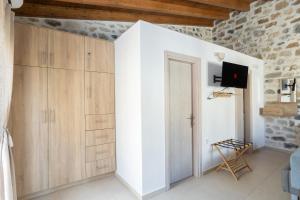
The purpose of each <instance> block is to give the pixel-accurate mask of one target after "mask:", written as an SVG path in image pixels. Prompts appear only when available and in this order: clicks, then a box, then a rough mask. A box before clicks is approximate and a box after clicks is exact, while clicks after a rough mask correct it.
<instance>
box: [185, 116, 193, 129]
mask: <svg viewBox="0 0 300 200" xmlns="http://www.w3.org/2000/svg"><path fill="white" fill-rule="evenodd" d="M185 119H189V120H191V127H193V125H194V116H193V115H191V116H190V117H187V118H185Z"/></svg>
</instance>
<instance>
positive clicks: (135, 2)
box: [56, 0, 229, 20]
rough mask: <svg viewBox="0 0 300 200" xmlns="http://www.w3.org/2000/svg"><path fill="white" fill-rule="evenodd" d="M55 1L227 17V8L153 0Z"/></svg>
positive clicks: (203, 16)
mask: <svg viewBox="0 0 300 200" xmlns="http://www.w3.org/2000/svg"><path fill="white" fill-rule="evenodd" d="M56 2H63V3H76V4H84V5H94V6H103V7H108V8H121V9H130V10H136V11H145V12H155V13H160V14H170V15H181V16H188V17H199V18H208V19H220V20H223V19H228V17H229V10H220V9H218V8H216V7H213V6H206V7H193V6H187V5H181V4H172V3H168V2H163V1H153V0H56Z"/></svg>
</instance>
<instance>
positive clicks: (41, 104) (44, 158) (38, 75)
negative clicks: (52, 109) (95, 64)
mask: <svg viewBox="0 0 300 200" xmlns="http://www.w3.org/2000/svg"><path fill="white" fill-rule="evenodd" d="M47 120H48V115H47V69H46V68H40V67H24V66H15V70H14V84H13V97H12V107H11V116H10V123H11V134H12V137H13V141H14V147H13V152H14V161H15V169H16V181H17V193H18V196H19V197H20V196H24V195H27V194H30V193H34V192H38V191H41V190H45V189H48V122H47Z"/></svg>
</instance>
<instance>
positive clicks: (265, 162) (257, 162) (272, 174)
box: [36, 149, 289, 200]
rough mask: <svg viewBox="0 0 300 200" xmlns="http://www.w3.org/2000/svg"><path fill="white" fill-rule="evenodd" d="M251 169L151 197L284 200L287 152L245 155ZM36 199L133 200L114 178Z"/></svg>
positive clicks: (192, 181) (170, 199)
mask: <svg viewBox="0 0 300 200" xmlns="http://www.w3.org/2000/svg"><path fill="white" fill-rule="evenodd" d="M248 160H249V163H250V165H251V167H252V168H253V172H251V173H247V174H245V175H244V176H242V177H241V178H240V180H239V182H235V180H234V179H233V178H232V177H231V175H229V174H227V173H225V172H211V173H208V174H206V175H204V176H202V177H200V178H190V179H188V180H186V181H184V182H182V183H180V184H177V185H176V186H174V187H173V188H172V189H171V190H170V191H168V192H165V193H163V194H160V195H158V196H156V197H154V198H153V200H288V199H289V195H288V194H287V193H284V192H282V189H281V182H280V181H281V177H280V175H281V174H280V173H281V169H282V168H283V167H284V166H285V165H286V164H287V163H288V160H289V155H288V154H286V153H282V152H277V151H272V150H269V149H263V150H260V151H259V152H256V153H254V154H252V155H251V156H250V157H249V159H248ZM36 200H136V198H135V197H134V196H133V195H132V194H131V193H130V191H128V190H127V189H126V187H124V186H123V185H122V184H121V183H120V182H119V181H118V180H117V179H116V178H115V177H108V178H104V179H102V180H99V181H95V182H91V183H88V184H84V185H81V186H76V187H73V188H70V189H66V190H63V191H60V192H56V193H53V194H51V195H48V196H45V197H41V198H38V199H36Z"/></svg>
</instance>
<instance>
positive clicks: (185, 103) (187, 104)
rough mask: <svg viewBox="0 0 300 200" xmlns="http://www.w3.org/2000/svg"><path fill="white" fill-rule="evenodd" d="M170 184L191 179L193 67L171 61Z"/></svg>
mask: <svg viewBox="0 0 300 200" xmlns="http://www.w3.org/2000/svg"><path fill="white" fill-rule="evenodd" d="M169 66H170V146H171V183H174V182H177V181H180V180H182V179H184V178H187V177H189V176H192V175H193V157H192V156H193V148H192V125H191V119H190V118H191V116H192V65H191V64H188V63H184V62H179V61H170V65H169Z"/></svg>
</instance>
